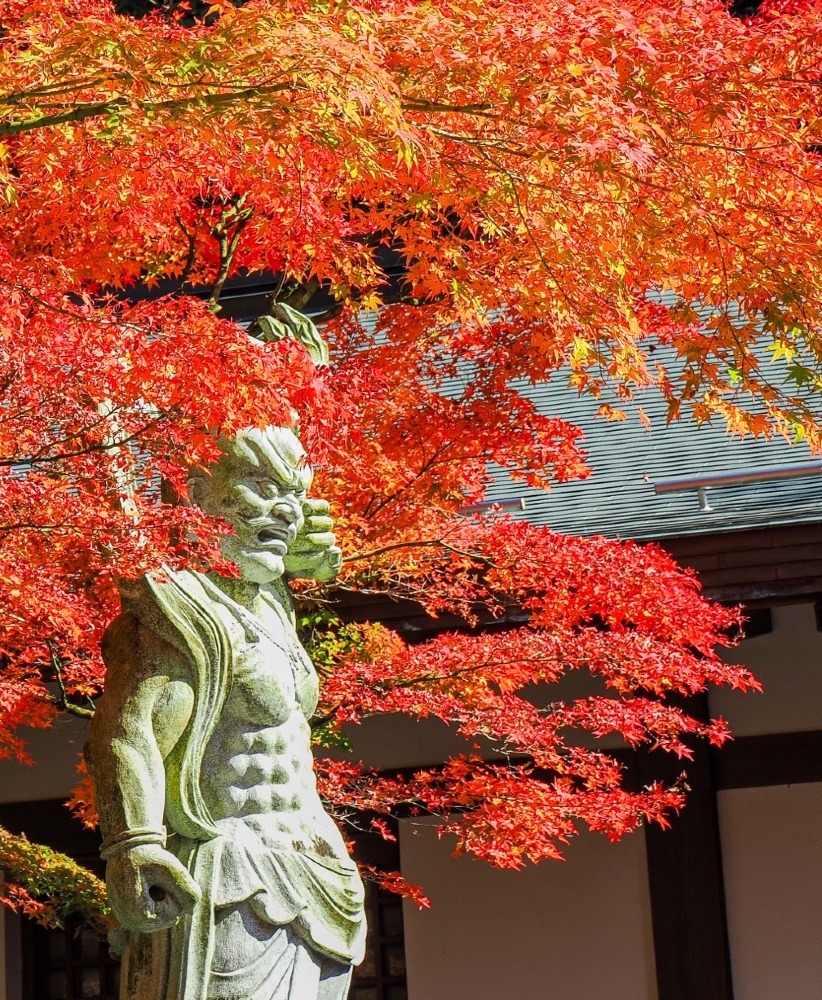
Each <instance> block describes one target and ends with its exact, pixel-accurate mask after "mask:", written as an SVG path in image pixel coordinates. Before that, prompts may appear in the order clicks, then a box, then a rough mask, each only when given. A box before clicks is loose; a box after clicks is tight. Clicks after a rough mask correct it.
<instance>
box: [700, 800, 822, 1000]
mask: <svg viewBox="0 0 822 1000" xmlns="http://www.w3.org/2000/svg"><path fill="white" fill-rule="evenodd" d="M718 801H719V823H720V830H721V836H722V853H723V867H724V872H725V893H726V898H727V906H728V931H729V935H730V944H731V961H732V968H733V982H734V998H735V1000H783V998H784V1000H819V998H820V997H822V784H802V785H780V786H776V787H770V788H741V789H733V790H731V791H725V792H720V794H719V796H718Z"/></svg>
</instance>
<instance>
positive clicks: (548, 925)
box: [400, 820, 774, 1000]
mask: <svg viewBox="0 0 822 1000" xmlns="http://www.w3.org/2000/svg"><path fill="white" fill-rule="evenodd" d="M400 849H401V857H402V869H403V873H404V874H405V875H406V877H407V878H409V879H411V880H412V881H414V882H418V883H420V884H421V885H422V886H423V888H424V889H425V891H426V893H427V894H428V895H429V896H430V897H431V901H432V906H431V908H430V909H428V910H423V911H420V910H418V909H417V907H416V906H415V905H414V904H409V903H407V902H406V904H405V911H404V917H405V943H406V957H407V961H408V970H409V973H408V974H409V979H408V988H409V998H410V1000H434V998H437V997H447V998H448V1000H509V998H510V1000H513V998H516V1000H591V998H592V997H597V998H600V997H601V998H603V1000H656V997H657V992H656V982H655V970H654V959H653V944H652V937H651V914H650V900H649V895H648V884H647V873H646V867H645V843H644V836H643V834H642V833H641V832H638V833H636V834H633V835H631V836H630V837H627V838H625V839H624V840H623V841H622V842H621V843H619V844H610V843H608V841H607V840H606V839H605V838H604V837H602V836H598V835H594V834H588V833H586V834H582V835H580V836H579V837H577V838H575V840H574V841H573V842H572V843H571V845H570V846H569V847H568V849H567V852H566V853H567V860H566V861H565V862H545V863H544V864H542V865H539V866H536V867H535V866H530V867H528V868H526V869H525V870H523V871H519V872H512V871H499V870H496V869H493V868H491V867H490V866H489V865H487V864H485V863H484V862H480V861H477V860H475V859H472V858H465V857H462V858H453V857H451V852H452V849H453V841H450V842H449V841H448V840H439V839H438V838H437V835H436V832H435V829H434V827H433V825H432V824H430V823H428V822H426V821H423V822H420V821H412V820H406V821H404V822H403V823H402V824H401V830H400ZM770 1000H774V998H770Z"/></svg>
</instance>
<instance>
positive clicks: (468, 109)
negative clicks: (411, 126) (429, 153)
mask: <svg viewBox="0 0 822 1000" xmlns="http://www.w3.org/2000/svg"><path fill="white" fill-rule="evenodd" d="M493 106H494V105H493V104H488V103H487V102H486V103H483V104H444V103H443V102H442V101H429V100H427V99H426V98H424V97H414V96H413V95H411V94H409V95H408V96H406V97H405V98H404V99H403V102H402V107H403V110H405V111H442V112H445V113H452V114H460V115H477V116H479V117H480V118H491V119H492V120H493V121H499V120H500V117H501V116H500V115H498V114H492V113H491V111H490V109H491V108H493Z"/></svg>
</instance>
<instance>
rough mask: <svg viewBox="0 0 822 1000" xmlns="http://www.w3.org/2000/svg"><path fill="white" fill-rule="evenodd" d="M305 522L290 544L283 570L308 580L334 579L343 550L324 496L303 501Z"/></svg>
mask: <svg viewBox="0 0 822 1000" xmlns="http://www.w3.org/2000/svg"><path fill="white" fill-rule="evenodd" d="M303 517H304V519H305V523H304V525H303V527H302V529H301V530H300V533H299V535H298V536H297V538H296V539H295V541H294V543H293V544H292V545H291V546H290V547H289V550H288V554H287V555H286V556H285V559H284V560H283V562H284V563H285V571H286V574H287V575H288V576H289V577H291V578H292V579H293V578H295V577H300V578H307V579H311V580H333V579H334V577H335V576H336V575H337V574H338V573H339V571H340V567H341V566H342V552H341V551H340V549H339V548H338V547H337V544H336V541H337V539H336V538H335V537H334V533H333V532H332V530H331V529H332V527H333V526H334V522H333V520H332V518H331V517H329V515H328V503H327V501H325V500H311V499H306V500H304V501H303Z"/></svg>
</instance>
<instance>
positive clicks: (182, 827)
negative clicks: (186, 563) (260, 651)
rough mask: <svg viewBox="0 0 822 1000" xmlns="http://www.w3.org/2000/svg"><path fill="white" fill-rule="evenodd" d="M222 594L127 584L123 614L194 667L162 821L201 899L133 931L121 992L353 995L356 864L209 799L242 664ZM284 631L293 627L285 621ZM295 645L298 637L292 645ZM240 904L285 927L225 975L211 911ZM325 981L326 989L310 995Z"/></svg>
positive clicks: (276, 999) (184, 576)
mask: <svg viewBox="0 0 822 1000" xmlns="http://www.w3.org/2000/svg"><path fill="white" fill-rule="evenodd" d="M217 599H218V600H219V603H220V604H222V605H223V606H224V607H226V606H227V607H229V608H231V607H232V605H233V602H231V601H230V600H229V599H227V598H225V596H224V595H221V594H219V592H216V588H215V587H214V585H213V584H211V583H210V581H208V580H207V578H205V577H203V576H201V575H200V574H197V573H191V572H188V571H184V572H178V573H170V572H169V573H167V575H166V576H165V577H164V578H163V580H162V582H159V581H157V580H153V579H152V578H151V577H150V576H146V577H143V578H142V579H141V580H139V581H136V582H135V583H134V584H132V585H130V586H128V587H124V588H123V602H124V606H125V609H126V610H125V612H124V616H129V617H132V621H134V620H136V621H138V622H140V623H141V624H142V625H143V626H144V627H146V628H148V629H149V630H150V631H152V632H154V633H155V634H156V635H158V636H159V637H160V638H162V639H164V640H165V641H166V642H169V643H170V644H171V645H172V646H174V647H175V648H176V649H177V650H179V651H180V652H181V653H182V654H183V656H184V657H185V659H186V661H187V662H188V663H189V664H190V666H191V682H192V688H193V691H194V708H193V711H192V713H191V718H190V720H189V723H188V726H187V728H186V731H185V733H184V734H183V737H182V738H181V739H180V740H179V742H178V744H177V745H176V747H175V748H174V750H173V751H172V752H171V754H170V755H169V757H168V758H167V759H166V762H165V764H166V807H165V818H166V825H167V829H168V831H169V839H168V844H167V847H168V849H169V850H170V851H172V852H173V853H174V854H175V855H176V856H177V857H178V858H179V859H180V861H181V862H182V863H183V864H184V865H185V866H186V867H187V869H188V870H189V872H190V873H191V875H192V876H193V877H194V879H195V881H196V882H197V884H198V885H199V886H200V888H201V890H202V897H201V899H200V901H199V902H198V903H197V904H196V905H195V907H194V911H193V912H192V914H191V915H190V916H188V917H184V918H182V919H181V920H180V921H178V923H177V924H176V925H175V926H174V927H172V928H170V929H169V930H166V931H159V932H157V933H154V934H140V933H136V932H131V933H130V934H129V935H128V939H127V943H126V945H125V948H124V951H123V971H122V983H123V985H122V989H121V996H122V997H128V998H129V1000H132V998H140V1000H142V998H143V997H145V998H149V997H150V998H151V1000H212V998H213V1000H217V998H222V997H225V998H231V1000H240V998H242V1000H245V998H248V1000H314V997H315V996H316V997H318V998H319V1000H325V997H327V998H328V1000H336V998H337V997H344V996H345V985H344V983H347V980H348V970H349V969H350V966H351V965H352V964H357V963H358V962H359V961H361V959H362V954H363V950H364V946H365V918H364V913H363V888H362V882H361V881H360V878H359V875H358V873H357V871H356V868H355V867H354V866H353V864H352V863H351V862H349V861H348V859H344V860H343V859H336V858H333V857H331V858H317V857H315V856H312V855H307V854H302V853H298V852H297V851H294V850H293V849H289V850H285V849H284V848H283V847H282V843H281V838H278V837H277V836H276V817H275V816H270V817H269V816H267V814H259V815H254V816H244V817H241V818H228V819H216V820H215V819H213V818H212V816H211V815H210V813H209V810H208V807H207V805H206V803H205V801H204V799H203V795H202V792H201V788H200V773H201V767H202V762H203V756H204V754H205V750H206V748H207V746H208V743H209V740H210V738H211V736H212V734H213V733H214V730H215V727H216V726H217V724H218V722H219V720H220V716H221V713H222V710H223V708H224V706H225V701H226V698H227V697H228V693H229V691H230V687H231V681H232V675H233V669H234V659H235V657H234V653H235V650H234V647H233V643H232V641H231V638H230V636H229V634H228V630H227V629H226V626H225V623H224V622H223V620H222V619H221V617H220V615H219V613H218V611H217V610H216V607H215V600H217ZM234 607H235V608H236V610H237V613H238V614H239V613H241V609H240V608H239V607H237V606H236V605H235V606H234ZM135 624H136V622H135ZM283 627H284V629H286V628H287V629H291V628H292V626H291V625H290V624H289V623H288V622H286V621H285V620H283ZM296 641H297V640H296V636H294V637H293V639H292V641H291V642H290V643H289V642H286V643H285V645H292V646H293V645H294V643H295V642H296ZM267 819H268V822H267ZM272 820H273V821H274V822H272ZM267 827H268V829H267ZM237 905H239V906H245V907H246V908H247V911H248V916H247V917H246V920H247V921H248V919H249V917H253V918H254V919H256V920H258V921H260V922H261V924H262V925H266V926H267V927H268V928H272V929H273V928H276V929H277V931H276V932H274V931H273V930H272V931H271V937H270V939H269V940H268V942H267V944H266V946H265V947H264V948H261V949H260V954H259V956H257V957H255V958H254V959H253V960H252V961H250V962H249V964H248V967H247V968H244V969H241V970H238V971H237V972H235V973H231V972H221V971H220V970H221V968H222V967H223V966H224V965H225V961H224V957H223V956H220V955H219V954H218V955H216V956H215V953H214V947H215V912H217V911H218V910H224V909H225V908H231V907H233V906H237ZM212 965H213V966H214V969H215V971H212ZM318 970H319V972H318ZM318 978H324V979H325V980H326V981H327V986H326V987H324V986H322V985H320V986H318V987H317V992H316V993H314V992H313V988H314V987H313V984H314V983H315V982H316V981H317V980H318ZM335 979H337V980H339V981H340V983H341V984H342V985H341V986H340V987H339V988H336V987H334V985H333V981H334V980H335ZM308 989H311V990H312V992H306V991H307V990H308ZM340 990H341V991H340Z"/></svg>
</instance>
